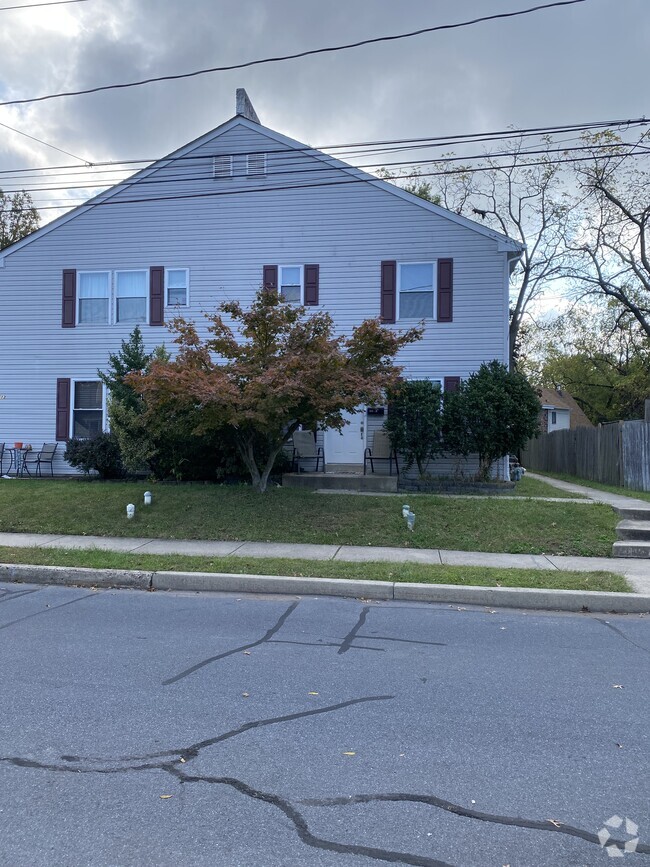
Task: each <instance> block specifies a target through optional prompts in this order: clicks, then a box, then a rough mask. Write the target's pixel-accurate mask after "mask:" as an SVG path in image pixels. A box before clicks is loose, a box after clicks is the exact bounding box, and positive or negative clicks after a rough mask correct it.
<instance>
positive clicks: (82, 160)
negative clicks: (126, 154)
mask: <svg viewBox="0 0 650 867" xmlns="http://www.w3.org/2000/svg"><path fill="white" fill-rule="evenodd" d="M54 5H55V6H56V5H58V4H56V3H55V4H54ZM0 126H2V127H4V128H5V129H8V130H11V132H15V133H17V134H18V135H24V136H25V138H30V139H31V140H32V141H35V142H38V143H39V144H42V145H45V147H48V148H52V149H53V150H55V151H58V152H59V153H61V154H65V155H66V156H68V157H72V159H74V160H79V161H80V162H82V163H85V164H86V165H87V166H90V165H91V163H90V162H88V160H85V159H84V158H83V157H78V156H77V155H76V154H73V153H70V151H64V150H63V148H60V147H57V146H56V145H53V144H50V143H49V142H47V141H43V139H42V138H36V136H34V135H30V134H29V133H28V132H22V130H19V129H16V128H15V127H13V126H9V124H7V123H0Z"/></svg>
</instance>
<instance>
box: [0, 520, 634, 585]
mask: <svg viewBox="0 0 650 867" xmlns="http://www.w3.org/2000/svg"><path fill="white" fill-rule="evenodd" d="M0 546H7V547H20V548H62V549H71V548H77V549H86V550H88V549H96V550H100V551H121V552H123V553H138V554H184V555H187V556H194V557H278V558H286V559H292V560H293V559H304V560H345V561H347V562H373V561H374V562H377V561H381V562H390V563H428V564H430V565H434V566H439V565H443V564H444V565H447V566H497V567H501V568H505V569H550V570H560V571H577V572H597V571H604V572H615V573H616V574H617V575H624V576H625V577H626V578H627V579H628V581H629V582H630V585H631V586H632V588H633V589H634V591H635V592H636V593H644V594H649V595H650V559H647V560H635V559H628V558H621V559H615V558H612V557H564V556H559V555H557V556H556V555H551V554H490V553H485V552H481V551H443V550H441V549H438V548H380V547H370V546H365V547H361V546H354V545H298V544H293V543H282V542H211V541H208V540H192V539H147V538H139V539H138V538H125V537H115V536H110V537H109V536H60V535H54V534H51V535H39V534H36V533H0Z"/></svg>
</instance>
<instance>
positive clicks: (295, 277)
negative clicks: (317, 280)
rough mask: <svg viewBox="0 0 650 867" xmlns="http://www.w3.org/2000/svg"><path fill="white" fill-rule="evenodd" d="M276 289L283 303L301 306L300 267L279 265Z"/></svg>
mask: <svg viewBox="0 0 650 867" xmlns="http://www.w3.org/2000/svg"><path fill="white" fill-rule="evenodd" d="M278 288H279V290H280V295H282V297H283V298H284V300H285V301H289V302H290V303H293V304H302V266H300V265H279V266H278Z"/></svg>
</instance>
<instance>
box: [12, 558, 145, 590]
mask: <svg viewBox="0 0 650 867" xmlns="http://www.w3.org/2000/svg"><path fill="white" fill-rule="evenodd" d="M152 577H153V573H152V572H136V571H133V570H123V569H86V568H81V567H79V566H73V567H68V566H29V565H26V564H14V563H0V581H18V582H21V583H24V584H68V585H72V586H77V587H125V588H131V589H133V590H150V589H151V581H152Z"/></svg>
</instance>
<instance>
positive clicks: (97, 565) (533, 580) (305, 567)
mask: <svg viewBox="0 0 650 867" xmlns="http://www.w3.org/2000/svg"><path fill="white" fill-rule="evenodd" d="M0 563H28V564H31V565H45V566H85V567H88V568H91V569H135V570H140V571H143V572H230V573H233V572H234V573H239V574H246V575H289V576H297V577H310V578H340V579H343V580H344V579H346V578H353V579H364V580H375V581H400V582H417V583H424V584H462V585H478V586H481V587H498V586H501V587H537V588H543V589H561V590H606V591H616V592H623V593H625V592H629V590H630V587H629V585H628V584H627V582H626V580H625V578H624V577H623V576H622V575H615V574H613V573H610V572H560V571H554V570H550V569H549V570H545V569H496V568H489V567H480V566H428V565H426V564H422V563H346V562H344V561H342V560H286V559H278V558H271V557H266V558H248V559H247V558H245V557H187V556H183V555H176V554H125V553H117V552H113V551H97V550H94V551H92V550H91V551H75V550H70V551H65V550H61V549H44V548H2V547H0Z"/></svg>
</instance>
